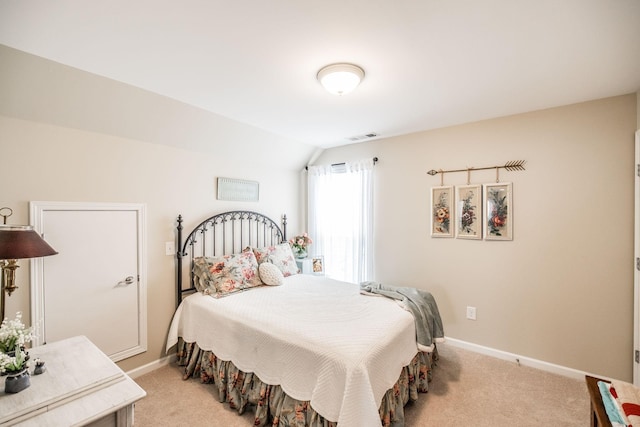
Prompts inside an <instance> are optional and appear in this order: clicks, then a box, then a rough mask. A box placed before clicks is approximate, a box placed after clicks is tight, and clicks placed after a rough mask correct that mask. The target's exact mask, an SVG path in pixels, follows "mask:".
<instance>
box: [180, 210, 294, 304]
mask: <svg viewBox="0 0 640 427" xmlns="http://www.w3.org/2000/svg"><path fill="white" fill-rule="evenodd" d="M182 221H183V219H182V215H178V227H177V229H178V246H177V248H178V249H177V251H176V255H177V260H178V271H177V280H176V284H177V294H176V307H177V306H178V305H180V302H181V301H182V298H183V296H184V294H185V293H191V292H194V291H195V290H196V288H195V286H194V282H193V273H192V269H193V259H194V258H196V257H201V256H220V255H227V254H232V253H238V252H241V251H242V250H243V249H244V248H246V247H247V246H252V247H264V246H271V245H276V244H279V243H282V242H285V241H286V239H287V216H286V215H283V216H282V229H280V227H279V226H278V224H276V223H275V221H273V220H272V219H271V218H269V217H267V216H265V215H262V214H260V213H257V212H251V211H230V212H224V213H220V214H217V215H214V216H212V217H210V218H207V219H205V220H204V221H202V222H201V223H200V224H199V225H198V226H196V227H195V228H194V229H193V231H191V233H189V235H188V236H187V238H186V239H185V240H184V242H183V241H182ZM185 257H188V258H189V263H188V265H189V272H188V276H189V287H188V288H183V286H182V280H183V275H184V274H185V273H184V272H183V271H182V262H183V258H185Z"/></svg>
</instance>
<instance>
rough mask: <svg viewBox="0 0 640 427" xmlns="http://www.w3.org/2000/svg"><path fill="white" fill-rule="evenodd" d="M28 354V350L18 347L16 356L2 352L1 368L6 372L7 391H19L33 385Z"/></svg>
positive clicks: (5, 388)
mask: <svg viewBox="0 0 640 427" xmlns="http://www.w3.org/2000/svg"><path fill="white" fill-rule="evenodd" d="M27 360H28V356H27V354H26V352H25V351H24V350H23V349H22V348H20V347H16V350H15V356H11V355H9V354H5V353H0V370H1V371H2V373H3V374H6V376H7V378H6V379H5V380H4V392H5V393H18V392H21V391H22V390H24V389H25V388H27V387H29V386H30V385H31V378H30V375H29V366H28V365H27Z"/></svg>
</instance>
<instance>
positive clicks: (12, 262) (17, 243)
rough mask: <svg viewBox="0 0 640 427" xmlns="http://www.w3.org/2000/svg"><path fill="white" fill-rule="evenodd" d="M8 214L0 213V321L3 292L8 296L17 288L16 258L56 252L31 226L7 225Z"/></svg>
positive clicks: (0, 318)
mask: <svg viewBox="0 0 640 427" xmlns="http://www.w3.org/2000/svg"><path fill="white" fill-rule="evenodd" d="M2 209H8V208H2ZM9 215H10V214H9ZM9 215H6V216H5V215H2V216H4V222H5V223H4V224H0V268H1V269H2V286H1V287H0V298H1V299H2V301H0V305H1V310H2V311H1V312H0V321H1V320H4V318H5V317H4V305H5V295H4V294H5V292H6V293H7V295H9V296H10V295H11V294H12V293H13V291H15V290H16V289H17V288H18V287H17V286H16V283H15V282H16V269H17V268H18V267H19V265H18V259H24V258H37V257H43V256H49V255H55V254H57V253H58V252H56V251H55V249H53V248H52V247H51V246H49V244H48V243H47V242H45V241H44V239H43V238H42V237H40V234H38V233H37V232H36V231H35V230H34V229H33V227H32V226H30V225H7V224H6V222H7V216H9Z"/></svg>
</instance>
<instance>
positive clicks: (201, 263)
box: [193, 252, 264, 298]
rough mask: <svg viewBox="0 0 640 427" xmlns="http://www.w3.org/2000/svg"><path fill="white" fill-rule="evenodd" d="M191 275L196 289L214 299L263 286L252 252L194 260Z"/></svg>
mask: <svg viewBox="0 0 640 427" xmlns="http://www.w3.org/2000/svg"><path fill="white" fill-rule="evenodd" d="M193 274H194V279H195V280H194V282H195V286H196V288H197V289H198V290H200V291H201V292H204V293H205V294H208V295H212V296H214V297H216V298H220V297H223V296H227V295H229V294H232V293H235V292H239V291H243V290H245V289H250V288H254V287H256V286H261V285H263V284H264V283H262V280H260V275H259V274H258V262H257V261H256V257H255V255H254V254H253V252H242V253H239V254H232V255H224V256H219V257H213V258H212V257H200V258H195V259H194V260H193Z"/></svg>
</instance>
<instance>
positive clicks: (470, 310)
mask: <svg viewBox="0 0 640 427" xmlns="http://www.w3.org/2000/svg"><path fill="white" fill-rule="evenodd" d="M467 319H469V320H476V308H475V307H469V306H467Z"/></svg>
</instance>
